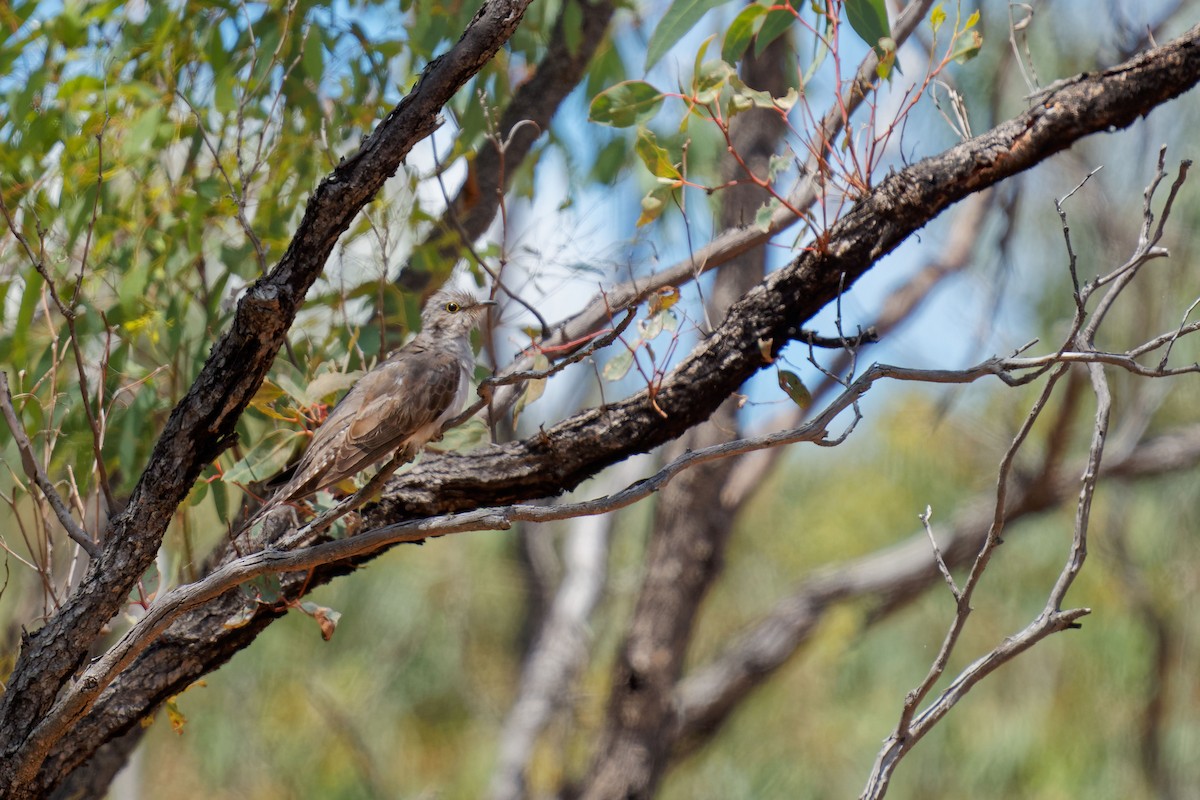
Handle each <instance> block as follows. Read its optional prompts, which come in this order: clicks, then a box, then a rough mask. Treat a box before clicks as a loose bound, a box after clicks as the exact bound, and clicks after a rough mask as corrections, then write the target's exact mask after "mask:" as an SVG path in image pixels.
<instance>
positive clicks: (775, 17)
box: [754, 8, 796, 57]
mask: <svg viewBox="0 0 1200 800" xmlns="http://www.w3.org/2000/svg"><path fill="white" fill-rule="evenodd" d="M795 21H796V14H795V13H794V12H792V11H790V10H789V9H786V8H774V9H771V10H770V11H769V12H767V16H766V17H764V18H763V23H762V25H761V26H760V27H759V30H758V38H756V39H755V40H754V55H755V57H758V56H761V55H762V54H763V51H764V50H766V49H767V48H768V47H770V46H771V42H773V41H775V40H776V39H778V38H779V37H780V36H782V35H783V34H784V33H786V32H787V30H788V29H789V28H791V27H792V23H794V22H795Z"/></svg>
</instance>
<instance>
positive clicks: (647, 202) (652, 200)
mask: <svg viewBox="0 0 1200 800" xmlns="http://www.w3.org/2000/svg"><path fill="white" fill-rule="evenodd" d="M672 191H674V187H672V186H671V185H669V184H666V183H660V184H659V185H658V186H655V187H654V188H653V189H651V190H650V192H649V193H648V194H647V195H646V196H645V197H643V198H642V213H641V215H640V216H639V217H638V221H637V227H639V228H640V227H642V226H643V225H648V224H650V223H651V222H654V220H656V219H658V218H659V217H660V216H662V212H663V211H665V210H666V207H667V201H668V200H670V199H671V192H672Z"/></svg>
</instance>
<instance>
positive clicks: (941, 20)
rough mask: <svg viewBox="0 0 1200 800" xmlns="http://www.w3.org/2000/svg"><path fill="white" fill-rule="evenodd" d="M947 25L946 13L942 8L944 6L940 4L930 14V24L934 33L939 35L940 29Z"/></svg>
mask: <svg viewBox="0 0 1200 800" xmlns="http://www.w3.org/2000/svg"><path fill="white" fill-rule="evenodd" d="M945 23H946V11H945V9H943V8H942V4H941V3H938V4H937V5H936V6H934V7H933V11H931V12H930V13H929V24H930V25H931V26H932V27H933V32H934V33H937V32H938V28H940V27H942V25H944V24H945Z"/></svg>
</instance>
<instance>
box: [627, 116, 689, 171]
mask: <svg viewBox="0 0 1200 800" xmlns="http://www.w3.org/2000/svg"><path fill="white" fill-rule="evenodd" d="M634 149H635V150H636V151H637V154H638V157H639V158H641V159H642V163H643V164H645V165H646V169H648V170H650V174H651V175H653V176H654V177H656V178H666V179H668V180H670V181H672V182H678V181H680V180H682V179H683V175H681V174H680V172H679V170H678V169H676V167H675V164H673V163H672V162H671V154H670V153H668V152H667V151H666V149H665V148H663V147H660V146H659V144H658V140H657V139H655V137H654V133H653V132H652V131H650V130H649V129H648V128H644V127H641V128H638V135H637V142H636V143H635V144H634Z"/></svg>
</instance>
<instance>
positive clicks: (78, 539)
mask: <svg viewBox="0 0 1200 800" xmlns="http://www.w3.org/2000/svg"><path fill="white" fill-rule="evenodd" d="M0 412H3V414H4V421H5V422H7V423H8V429H9V430H10V431H11V432H12V436H13V441H14V442H15V443H16V445H17V450H19V451H20V453H21V466H22V467H24V468H25V474H26V475H27V476H29V479H30V480H31V481H33V482H34V483H35V484H37V487H38V489H40V490H41V492H42V494H43V495H44V496H45V498H46V501H47V502H48V503H50V507H51V508H53V509H54V514H55V516H57V517H58V521H59V522H60V523H62V526H63V528H64V529H65V530H66V532H67V535H68V536H70V537H71V539H72V540H73V541H74V542H75V543H76V544H78V545H79V546H80V547H81V548H83V551H84V552H85V553H87V554H88V555H89V556H91V557H92V558H96V557H97V556H99V555H100V547H99V546H98V545H97V544H96V543H95V542H94V541H92V538H91V537H90V536H88V535H87V531H85V530H84V529H83V527H82V526H80V524H79V523H78V522H76V521H75V518H74V517H72V516H71V512H70V510H69V509H68V508H67V504H66V503H65V502H63V499H62V498H61V497H59V495H58V491H57V490H56V489H55V488H54V484H53V483H51V482H50V478H49V477H48V476H47V475H46V472H45V470H43V469H42V466H41V464H39V463H38V460H37V459H36V458H35V457H34V455H33V444H32V443H31V442H30V441H29V435H28V434H27V433H26V432H25V426H24V425H22V424H21V418H20V417H19V416H17V410H16V409H15V408H14V407H13V399H12V393H11V392H9V389H8V374H7V373H5V372H3V371H0Z"/></svg>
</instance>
